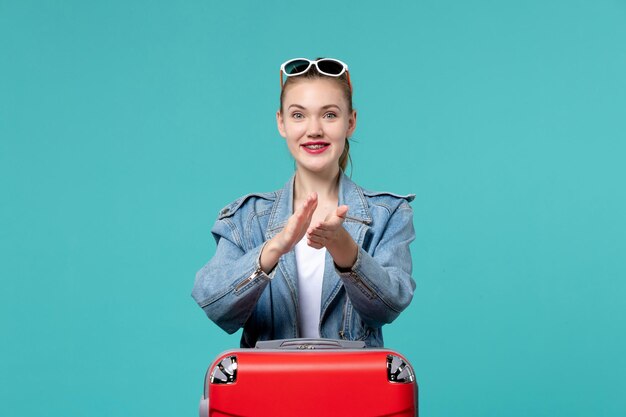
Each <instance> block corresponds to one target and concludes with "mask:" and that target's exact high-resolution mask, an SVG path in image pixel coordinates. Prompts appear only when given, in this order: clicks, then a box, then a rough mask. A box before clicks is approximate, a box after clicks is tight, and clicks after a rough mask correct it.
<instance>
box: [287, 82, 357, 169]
mask: <svg viewBox="0 0 626 417" xmlns="http://www.w3.org/2000/svg"><path fill="white" fill-rule="evenodd" d="M276 121H277V123H278V131H279V132H280V134H281V136H282V137H283V138H285V140H286V141H287V147H288V148H289V151H290V152H291V155H293V157H294V159H295V160H296V165H297V168H298V169H299V170H307V171H310V172H313V173H316V174H321V175H335V174H336V173H337V172H338V171H339V158H340V157H341V154H342V152H343V149H344V145H345V139H346V138H348V137H350V136H351V135H352V132H354V129H355V127H356V112H354V111H352V112H350V111H349V109H348V102H347V100H346V98H345V97H344V94H343V91H342V89H341V87H340V86H339V85H338V84H337V83H336V82H335V81H333V80H329V79H325V78H320V79H306V80H303V81H298V82H297V83H294V84H291V85H289V87H288V90H287V91H286V92H285V96H284V101H283V112H282V113H281V112H280V110H279V111H278V112H277V113H276Z"/></svg>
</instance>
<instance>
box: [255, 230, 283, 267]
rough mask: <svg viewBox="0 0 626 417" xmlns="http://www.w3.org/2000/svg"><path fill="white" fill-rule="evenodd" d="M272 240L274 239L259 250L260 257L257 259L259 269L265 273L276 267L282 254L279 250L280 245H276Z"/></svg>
mask: <svg viewBox="0 0 626 417" xmlns="http://www.w3.org/2000/svg"><path fill="white" fill-rule="evenodd" d="M274 239H275V237H274V238H272V239H270V240H268V241H267V243H266V244H265V246H263V249H262V250H261V255H260V258H259V259H260V264H261V269H262V270H263V271H264V272H265V273H270V272H271V271H272V270H273V269H274V268H275V267H276V264H277V263H278V260H279V259H280V257H281V256H282V255H283V253H284V252H282V251H281V250H280V245H279V244H277V243H276V241H275V240H274Z"/></svg>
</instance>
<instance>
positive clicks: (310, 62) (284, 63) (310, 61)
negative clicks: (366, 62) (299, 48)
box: [280, 58, 352, 89]
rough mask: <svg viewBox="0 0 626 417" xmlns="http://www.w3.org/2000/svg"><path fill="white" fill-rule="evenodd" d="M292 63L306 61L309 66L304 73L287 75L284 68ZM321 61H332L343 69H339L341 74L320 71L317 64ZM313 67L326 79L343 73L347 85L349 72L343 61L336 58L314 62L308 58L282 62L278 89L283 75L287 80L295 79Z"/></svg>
mask: <svg viewBox="0 0 626 417" xmlns="http://www.w3.org/2000/svg"><path fill="white" fill-rule="evenodd" d="M294 61H306V62H308V63H309V66H308V67H306V69H305V70H304V71H301V72H298V73H297V74H287V71H285V67H286V66H287V65H289V64H290V63H292V62H294ZM322 61H333V62H337V63H339V64H341V65H342V66H343V68H342V69H341V72H339V74H330V73H327V72H324V71H322V70H320V67H319V66H318V65H317V63H318V62H322ZM313 65H315V69H316V70H317V72H319V73H320V74H323V75H326V76H328V77H341V76H342V75H343V74H344V73H347V74H348V83H349V82H350V75H349V74H350V71H348V64H346V63H345V62H343V61H340V60H338V59H336V58H320V59H316V60H311V59H308V58H292V59H290V60H287V61H285V62H283V64H282V65H281V66H280V88H282V87H283V74H285V77H287V78H289V77H297V76H298V75H302V74H305V73H307V72H308V71H309V70H310V69H311V67H312V66H313ZM350 88H351V89H352V86H350Z"/></svg>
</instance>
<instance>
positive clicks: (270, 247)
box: [261, 193, 317, 273]
mask: <svg viewBox="0 0 626 417" xmlns="http://www.w3.org/2000/svg"><path fill="white" fill-rule="evenodd" d="M316 208H317V193H311V194H309V196H308V197H307V199H306V200H305V201H304V204H302V206H301V207H300V208H298V209H297V210H296V211H295V213H293V214H292V215H291V216H290V217H289V220H287V224H286V225H285V227H284V229H283V230H281V231H280V233H278V234H277V235H276V236H274V237H273V238H271V239H270V240H269V241H268V242H267V244H266V245H265V247H264V248H263V251H262V252H261V269H263V271H264V272H265V273H269V272H270V271H271V270H272V269H274V267H275V266H276V264H277V263H278V259H279V258H280V257H281V256H283V255H284V254H285V253H287V252H289V251H291V250H292V249H293V248H294V247H295V246H296V244H297V243H298V242H299V241H300V240H302V238H303V237H304V235H305V234H306V231H307V229H308V228H309V225H310V224H311V219H312V218H313V213H314V212H315V209H316Z"/></svg>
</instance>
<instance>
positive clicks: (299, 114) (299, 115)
mask: <svg viewBox="0 0 626 417" xmlns="http://www.w3.org/2000/svg"><path fill="white" fill-rule="evenodd" d="M291 117H292V118H294V119H302V118H304V114H302V113H300V112H299V111H296V112H293V113H291Z"/></svg>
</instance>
